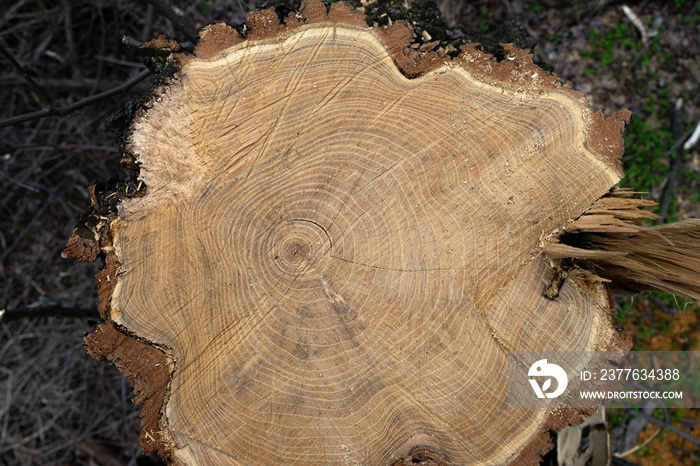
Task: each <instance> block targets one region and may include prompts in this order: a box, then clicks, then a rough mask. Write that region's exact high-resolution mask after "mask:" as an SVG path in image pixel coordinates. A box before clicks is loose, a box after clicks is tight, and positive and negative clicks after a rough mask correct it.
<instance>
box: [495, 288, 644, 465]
mask: <svg viewBox="0 0 700 466" xmlns="http://www.w3.org/2000/svg"><path fill="white" fill-rule="evenodd" d="M596 286H598V287H600V286H601V285H600V284H599V283H598V284H596ZM606 295H607V308H608V309H609V312H608V313H607V314H606V316H605V318H606V320H607V322H608V326H609V327H610V328H611V329H612V331H613V332H614V333H613V338H612V339H611V341H610V342H609V344H608V346H607V347H606V348H604V349H602V350H600V351H623V352H627V351H629V350H631V349H632V345H633V341H632V335H630V334H629V333H627V332H625V331H623V330H622V329H616V328H615V327H614V322H613V311H614V309H615V301H614V300H613V298H612V294H611V293H610V291H607V290H606ZM595 411H596V408H561V409H555V410H553V411H551V412H550V413H549V414H548V415H547V418H546V419H545V421H544V423H543V424H542V426H541V427H540V430H539V432H537V433H536V434H535V436H534V437H533V438H532V440H531V441H530V443H529V444H528V445H527V446H526V447H525V448H524V449H522V450H521V451H520V453H518V454H517V455H514V457H513V458H512V459H511V460H509V461H508V462H507V463H506V464H508V465H509V466H533V465H538V464H540V462H541V460H542V457H543V456H544V455H545V454H547V453H548V452H549V451H550V450H551V449H552V448H554V443H553V442H552V436H551V434H550V432H559V431H561V430H562V429H564V428H565V427H568V426H576V425H579V424H581V423H582V422H583V421H584V420H585V418H586V417H589V416H591V415H593V413H595Z"/></svg>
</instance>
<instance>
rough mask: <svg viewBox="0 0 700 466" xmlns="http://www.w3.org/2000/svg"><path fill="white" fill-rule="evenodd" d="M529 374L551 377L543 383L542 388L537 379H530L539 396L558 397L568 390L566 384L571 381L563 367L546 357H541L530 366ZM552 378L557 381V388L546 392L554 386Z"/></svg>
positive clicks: (530, 375)
mask: <svg viewBox="0 0 700 466" xmlns="http://www.w3.org/2000/svg"><path fill="white" fill-rule="evenodd" d="M527 375H528V376H529V377H549V378H548V379H547V380H545V381H544V383H543V384H542V388H540V385H539V383H537V380H535V379H529V380H530V385H532V389H533V390H534V391H535V395H537V398H544V397H547V398H556V397H558V396H559V395H561V394H562V393H564V390H566V385H567V384H568V383H569V378H568V377H567V376H566V372H565V371H564V369H562V368H561V367H559V366H557V365H556V364H549V363H548V362H547V360H546V359H540V360H539V361H537V362H535V363H534V364H533V365H532V366H530V370H529V371H528V373H527ZM552 378H554V379H556V381H557V389H556V390H554V391H553V392H551V393H546V392H547V390H549V388H550V387H551V386H552Z"/></svg>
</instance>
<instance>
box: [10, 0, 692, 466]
mask: <svg viewBox="0 0 700 466" xmlns="http://www.w3.org/2000/svg"><path fill="white" fill-rule="evenodd" d="M173 3H174V5H175V9H174V10H175V12H176V14H179V15H181V17H182V18H185V19H186V21H187V22H188V23H189V24H190V25H191V27H192V28H194V29H195V30H197V29H198V28H200V27H202V26H204V25H206V24H209V23H212V22H216V21H222V20H223V21H226V22H227V23H229V24H231V25H240V24H242V23H243V22H244V21H245V14H246V13H247V12H248V11H249V10H250V9H251V8H253V6H254V5H253V4H252V2H251V1H242V0H237V1H236V2H234V1H232V0H200V1H198V2H185V1H182V0H178V1H175V2H173ZM399 3H401V4H403V3H404V2H403V1H401V2H399ZM146 5H147V4H146V3H145V2H125V1H122V0H97V1H95V0H61V1H57V2H44V1H42V0H14V2H12V1H6V2H3V3H2V6H1V7H0V48H1V49H2V50H4V51H6V52H7V53H8V54H9V55H11V56H12V57H13V59H14V60H16V61H17V62H18V63H19V64H21V66H23V67H24V69H25V70H26V71H27V73H28V75H29V76H31V77H32V78H33V81H34V82H35V83H36V85H31V84H29V83H28V81H27V80H26V79H25V78H24V77H23V76H22V73H20V72H19V71H18V70H17V69H16V67H15V66H14V65H13V64H12V62H11V61H10V59H9V58H8V57H7V56H6V55H4V54H0V124H2V121H3V120H6V119H8V118H11V117H15V116H18V115H24V114H27V113H30V112H34V111H38V110H41V109H42V108H45V107H46V106H47V105H51V106H52V107H54V108H61V107H63V106H65V105H70V104H72V103H75V102H78V101H80V100H81V99H82V98H85V97H87V96H90V95H95V94H98V93H100V92H103V91H105V90H108V89H112V88H115V87H118V86H120V85H121V84H123V83H124V82H126V81H128V80H130V79H132V78H134V77H135V76H137V75H138V74H139V73H140V72H142V71H143V70H144V69H145V67H144V65H143V61H142V58H141V57H140V55H139V51H138V49H137V48H135V47H133V46H128V45H125V44H124V43H122V38H123V37H124V36H128V37H130V38H131V39H133V40H134V41H137V42H143V41H147V40H149V39H151V38H152V37H154V36H156V35H159V34H162V33H165V34H168V35H169V36H171V37H174V38H176V39H178V40H179V41H181V42H185V41H186V40H187V39H186V38H185V37H184V36H183V34H182V33H181V31H180V30H178V29H175V28H174V27H173V26H172V25H171V23H170V22H169V21H167V20H165V19H164V18H163V17H162V16H161V15H160V14H159V13H158V12H156V11H154V10H153V9H152V8H151V7H148V6H146ZM438 5H439V7H440V9H441V11H442V13H443V15H444V18H445V21H446V25H447V29H448V31H451V32H450V34H451V37H459V36H460V34H464V31H466V32H467V33H469V34H470V35H478V36H481V37H483V38H484V40H485V41H488V40H491V41H496V42H498V41H502V38H503V37H510V35H511V34H512V29H513V28H514V27H516V26H514V25H518V26H517V27H518V28H523V29H524V30H525V31H526V33H527V35H528V36H529V37H530V40H531V43H532V44H531V45H532V46H534V55H535V59H536V61H537V62H538V63H539V64H541V66H544V67H547V68H548V69H549V70H551V71H553V72H555V73H556V74H557V75H558V76H559V77H560V78H561V79H562V80H566V81H571V82H572V83H573V84H574V87H575V88H576V89H578V90H580V91H581V92H583V93H584V94H587V95H588V96H589V104H590V105H591V107H592V108H593V109H594V110H602V111H603V113H604V114H606V115H609V114H611V113H612V112H614V111H617V110H619V109H623V108H628V109H630V110H632V112H633V119H632V121H631V123H630V125H629V127H628V130H627V135H626V153H625V155H624V159H623V165H624V170H625V174H626V178H625V179H624V180H623V182H622V184H623V185H624V186H628V187H632V188H634V189H635V190H638V191H641V192H646V193H648V194H647V195H646V196H647V197H648V198H650V199H654V200H657V201H660V200H661V198H662V197H663V195H664V191H665V189H666V187H667V186H669V185H671V184H672V183H671V181H674V176H675V181H677V183H678V189H677V191H676V192H675V193H673V195H672V196H671V202H670V207H669V209H668V212H667V213H666V215H665V217H666V218H667V219H668V220H669V221H672V220H679V219H684V218H700V215H699V214H700V212H699V209H700V189H699V186H698V184H699V183H700V145H696V146H695V147H694V148H691V149H690V150H688V151H682V150H675V149H677V148H678V146H679V144H678V143H679V142H680V143H682V142H683V141H684V140H685V138H687V136H688V135H689V133H690V132H691V131H692V129H693V128H694V126H695V125H696V124H697V123H698V121H700V79H699V78H700V60H699V59H698V56H700V2H697V1H696V2H691V1H683V0H675V1H642V2H630V3H629V6H630V7H631V11H632V12H633V13H634V15H636V17H637V18H638V19H639V20H640V22H641V24H642V26H643V28H644V31H642V30H640V28H638V27H637V26H635V25H634V24H633V21H632V19H631V16H630V15H628V14H626V13H625V11H624V9H623V4H622V3H620V2H617V1H578V0H574V1H571V2H567V3H566V4H565V6H559V5H561V2H555V1H540V2H537V1H531V2H524V1H516V0H513V1H507V0H504V1H499V2H493V1H492V2H489V1H473V2H460V1H458V0H441V1H440V2H439V3H438ZM150 81H151V78H147V79H146V80H144V81H143V82H141V83H139V84H137V85H135V86H134V87H133V88H131V89H129V90H128V91H125V92H118V93H116V94H115V95H114V96H112V97H109V98H107V99H104V100H101V101H100V102H99V103H97V104H95V105H91V106H88V107H85V108H82V109H79V110H77V111H74V112H71V113H70V114H67V115H65V116H53V117H49V118H44V119H39V120H32V121H27V122H25V123H20V124H17V125H13V126H10V127H5V128H0V190H2V192H1V194H0V310H6V311H7V312H6V318H5V319H4V320H1V321H0V465H16V464H17V465H19V464H58V465H63V464H103V465H117V464H128V465H135V464H142V465H147V464H160V462H159V460H158V459H157V458H154V457H148V458H146V457H143V456H142V455H141V454H140V452H139V449H138V446H137V439H138V432H139V430H138V408H137V407H135V406H133V405H132V403H131V401H130V399H131V398H132V396H133V395H132V393H133V392H132V388H131V386H130V385H129V384H128V383H127V382H126V380H125V379H124V377H122V376H121V374H119V373H118V372H117V371H116V369H115V368H114V367H113V366H108V365H106V364H104V363H102V362H98V361H95V360H92V359H91V358H89V357H88V356H87V354H86V353H85V351H84V349H83V347H82V338H83V335H84V333H85V332H86V331H89V330H90V329H92V328H94V326H95V324H96V322H97V320H98V317H99V316H98V315H97V311H96V299H97V297H96V290H95V285H94V279H93V275H94V274H95V273H96V272H97V271H98V270H99V269H100V267H101V264H99V263H95V264H74V265H72V264H70V263H69V262H68V261H66V260H64V259H62V258H61V255H60V254H61V251H62V249H63V246H64V244H65V242H66V240H67V239H68V237H69V236H70V234H71V231H72V229H73V226H74V225H76V223H77V221H78V218H79V217H80V215H81V213H82V212H83V210H84V209H85V208H86V207H87V206H88V205H89V198H88V189H87V188H88V186H89V185H90V183H91V182H93V181H101V182H106V181H107V179H108V178H119V177H120V176H121V173H120V168H119V147H118V144H117V142H116V137H115V132H114V130H112V129H109V128H106V127H105V121H106V120H107V119H108V118H109V117H110V115H111V114H112V113H113V112H114V111H115V110H116V109H120V108H122V107H124V105H125V104H126V102H127V101H128V100H129V99H138V98H139V97H140V96H142V95H143V94H144V93H146V92H147V91H148V89H149V85H150V84H149V83H150ZM679 99H680V103H679ZM676 108H678V110H677V111H675V109H676ZM674 112H675V116H674ZM674 157H681V158H682V159H680V160H681V165H680V170H679V172H678V174H677V175H674V176H669V173H670V171H669V167H670V166H671V162H672V160H673V159H674ZM98 262H99V261H98ZM17 314H21V315H23V316H24V317H21V318H18V319H14V318H9V317H14V316H15V315H17ZM618 323H619V326H621V327H622V328H624V329H625V330H626V331H628V332H630V333H631V334H632V335H633V337H634V341H635V349H639V350H675V351H677V350H688V351H693V350H694V351H700V338H698V336H699V335H700V334H699V333H698V331H699V329H700V309H699V308H698V306H696V305H694V304H692V303H689V304H688V303H685V302H684V301H680V300H676V299H674V298H673V297H671V296H666V295H658V294H647V295H644V296H643V297H641V298H637V299H636V300H634V301H631V300H619V301H618ZM699 412H700V411H699V410H689V409H687V410H685V411H678V410H675V411H672V412H670V414H669V413H668V412H666V413H662V414H664V415H669V416H670V417H669V419H670V420H669V422H671V423H672V424H673V425H674V426H675V427H676V428H678V429H680V430H682V431H683V432H686V433H688V434H689V435H690V436H692V437H694V438H695V439H697V440H698V442H700V414H699ZM609 415H610V427H611V428H612V429H615V428H617V431H615V432H617V433H618V435H617V438H618V439H624V440H625V442H627V443H626V445H621V444H619V445H618V448H620V449H619V450H617V451H623V450H624V448H625V446H629V444H630V443H631V445H632V447H634V445H638V444H640V443H641V442H645V441H646V440H647V439H649V437H652V436H653V437H654V438H652V439H651V440H650V441H649V442H648V443H645V444H644V445H643V446H641V447H639V448H638V449H637V450H636V451H635V452H634V453H631V454H630V455H628V456H627V457H626V458H625V459H626V460H628V461H631V462H632V463H637V464H644V465H653V464H656V465H698V464H700V448H699V447H698V443H697V442H696V443H693V442H691V441H689V440H687V439H683V438H681V437H679V436H678V435H676V434H675V433H673V432H671V431H669V430H668V429H664V428H662V429H661V430H659V428H658V425H657V424H653V423H649V424H648V425H646V423H641V424H640V423H639V422H634V419H635V415H634V412H621V411H611V412H610V413H609ZM659 418H660V419H665V417H664V416H659ZM632 426H634V429H636V430H633V431H631V430H630V429H632Z"/></svg>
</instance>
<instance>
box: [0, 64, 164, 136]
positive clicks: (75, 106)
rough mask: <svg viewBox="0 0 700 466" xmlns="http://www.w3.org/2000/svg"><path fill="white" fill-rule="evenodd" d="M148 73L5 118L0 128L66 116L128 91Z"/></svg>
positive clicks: (147, 71)
mask: <svg viewBox="0 0 700 466" xmlns="http://www.w3.org/2000/svg"><path fill="white" fill-rule="evenodd" d="M150 74H151V72H150V70H143V71H141V72H140V73H139V74H137V75H136V76H134V77H133V78H131V79H130V80H128V81H126V82H124V83H123V84H121V85H119V86H117V87H114V88H112V89H109V90H107V91H104V92H101V93H99V94H95V95H91V96H89V97H85V98H84V99H81V100H79V101H77V102H75V103H72V104H70V105H66V106H64V107H59V108H54V107H49V108H45V109H43V110H39V111H36V112H31V113H25V114H23V115H17V116H16V117H12V118H8V119H6V120H3V121H0V128H4V127H5V126H12V125H17V124H20V123H24V122H26V121H33V120H38V119H40V118H46V117H50V116H66V115H68V114H69V113H73V112H74V111H76V110H80V109H81V108H84V107H87V106H89V105H92V104H94V103H97V102H100V101H101V100H104V99H106V98H108V97H112V96H113V95H117V94H119V93H120V92H125V91H128V90H129V89H131V88H132V87H134V86H135V85H137V84H138V83H140V82H141V81H143V80H144V79H146V78H147V77H148V76H149V75H150Z"/></svg>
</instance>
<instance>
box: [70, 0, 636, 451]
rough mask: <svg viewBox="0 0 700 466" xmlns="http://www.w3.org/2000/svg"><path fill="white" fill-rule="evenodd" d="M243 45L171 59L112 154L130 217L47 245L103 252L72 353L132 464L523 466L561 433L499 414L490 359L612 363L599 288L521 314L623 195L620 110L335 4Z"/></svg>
mask: <svg viewBox="0 0 700 466" xmlns="http://www.w3.org/2000/svg"><path fill="white" fill-rule="evenodd" d="M247 31H248V32H247V36H246V37H245V38H244V37H241V36H240V35H239V34H238V33H237V32H236V31H235V30H233V29H231V28H229V27H228V26H225V25H221V24H220V25H214V26H210V27H208V28H205V29H204V30H203V31H202V33H201V34H200V37H201V40H200V43H199V44H198V46H197V49H196V50H195V53H194V55H185V54H180V55H175V56H174V57H173V64H174V71H173V72H172V73H171V74H170V75H168V77H166V78H164V79H163V83H162V84H161V85H160V86H159V87H157V88H156V89H155V90H154V91H153V93H152V95H151V97H150V98H149V100H148V102H147V103H145V104H144V105H143V106H142V108H141V109H140V110H139V111H138V112H137V114H136V117H135V119H134V121H133V123H132V126H131V130H130V135H129V136H128V140H127V144H126V157H127V159H129V160H131V162H132V163H133V164H135V165H137V166H138V167H139V169H140V171H139V174H138V180H137V181H138V183H135V184H136V185H141V191H139V192H140V193H143V190H144V189H145V194H143V195H138V196H136V197H133V194H134V193H133V191H134V190H133V189H132V191H131V193H129V192H124V191H123V192H120V193H119V195H118V196H115V198H118V199H117V200H118V201H119V202H118V204H116V205H118V210H117V211H112V212H110V213H108V214H105V217H106V222H103V223H102V224H99V225H100V227H99V231H97V232H96V233H95V238H94V239H92V238H85V237H78V236H74V238H73V239H72V240H71V241H72V243H71V244H69V250H68V253H69V254H71V255H72V256H73V257H76V258H78V259H79V260H80V259H82V260H92V259H94V257H95V256H96V254H97V251H101V252H102V253H106V254H107V256H106V257H107V267H106V268H105V269H104V270H103V271H102V272H100V274H99V275H98V287H99V290H100V310H101V312H102V315H103V317H104V318H105V322H103V323H101V324H100V325H99V326H98V329H97V330H96V331H95V332H93V333H92V334H90V335H89V336H88V349H89V351H90V352H91V354H93V355H94V356H96V357H105V358H108V359H110V360H112V361H115V362H116V363H117V365H118V366H119V367H120V368H121V369H122V371H124V372H125V374H127V375H128V376H129V377H130V378H131V379H132V380H135V383H136V390H137V393H138V401H139V402H143V403H144V411H143V413H142V417H143V428H144V430H143V435H142V438H141V442H142V446H143V448H144V449H145V450H147V451H152V450H159V451H160V452H161V454H163V455H166V456H171V457H172V458H173V459H174V460H175V461H176V462H180V463H182V464H378V465H381V464H386V465H390V464H404V463H405V464H416V463H421V462H422V463H423V464H506V463H509V462H512V463H514V464H536V463H537V461H538V458H539V455H540V454H542V453H544V452H545V451H547V449H548V448H549V447H550V444H549V434H548V430H549V429H559V428H561V427H564V426H566V425H568V424H569V423H577V422H580V420H581V413H580V412H577V411H574V410H568V409H566V410H562V409H558V405H557V404H556V400H552V405H551V409H547V410H534V409H530V410H526V409H513V408H510V407H508V406H507V404H506V393H507V388H506V386H505V378H506V374H507V370H506V369H507V368H506V366H507V355H508V352H509V351H513V350H532V351H537V350H566V351H577V350H621V349H627V348H629V341H628V340H627V339H626V338H625V337H624V336H623V335H620V334H619V333H618V332H617V331H616V330H615V329H614V328H613V326H612V323H611V318H610V312H611V301H610V292H609V290H608V287H607V285H606V279H604V278H601V277H598V276H596V275H591V274H588V275H586V274H584V273H577V274H570V279H568V280H565V281H563V282H562V284H561V289H560V290H558V294H557V297H556V299H550V298H548V297H546V296H545V293H544V292H543V291H544V289H545V288H546V287H547V285H548V282H549V281H550V280H551V277H552V274H553V264H554V263H555V262H556V261H558V260H560V259H562V258H564V257H574V256H575V253H576V251H580V250H581V249H580V247H579V246H561V247H560V248H559V249H557V248H556V247H552V248H551V249H550V252H551V257H550V256H548V255H547V254H545V253H544V251H545V248H546V247H547V246H548V245H551V244H553V243H556V242H557V241H558V239H559V235H560V233H562V232H564V231H567V227H570V225H571V224H572V222H573V221H574V220H576V219H579V218H580V217H581V216H582V215H583V214H584V213H586V212H587V211H588V210H589V209H591V207H592V206H594V205H597V206H598V207H599V208H602V207H600V204H596V202H597V201H598V200H599V199H601V198H602V197H603V196H605V195H606V194H607V193H609V192H610V190H611V189H612V188H613V186H614V185H615V184H616V183H617V182H618V181H619V180H620V178H621V176H622V173H621V170H620V164H619V157H620V155H621V153H622V147H623V144H622V136H621V131H622V129H623V126H624V121H625V120H626V119H627V118H628V117H629V112H626V111H623V112H618V113H617V114H615V115H613V116H611V117H609V118H607V119H605V118H603V117H602V115H601V114H599V113H598V114H596V113H593V112H592V111H591V110H589V108H588V106H587V103H586V99H585V97H584V96H582V95H581V94H579V93H577V92H575V91H573V90H572V89H571V88H570V85H568V84H561V83H560V82H559V81H558V80H557V79H556V77H555V76H552V75H550V74H548V73H546V72H544V71H542V70H540V69H539V68H537V67H536V66H534V65H533V64H532V60H531V56H530V55H529V54H528V53H527V52H524V51H521V50H517V49H515V48H513V47H511V46H505V48H504V54H505V58H504V59H503V60H502V61H500V62H498V61H496V60H495V59H494V58H493V57H491V56H489V55H486V54H484V53H483V52H480V51H479V50H478V49H477V48H476V47H475V46H467V47H465V48H464V49H463V50H462V53H461V54H460V55H459V57H457V58H454V59H451V58H449V57H447V56H445V55H442V54H440V53H438V52H430V51H427V50H426V48H425V47H424V48H423V51H421V50H419V49H418V48H415V47H411V44H410V40H411V31H410V29H409V28H408V27H407V26H406V25H404V24H401V23H397V24H395V25H394V26H392V27H390V28H388V29H379V28H370V27H368V26H367V25H366V24H365V22H364V19H363V17H362V16H361V15H360V14H359V13H357V12H355V11H354V10H352V9H351V8H350V7H348V6H347V5H344V4H342V3H336V4H333V5H332V7H331V8H330V11H329V12H327V10H326V7H325V5H323V4H321V3H320V2H316V1H309V2H306V3H305V4H304V5H303V7H302V11H301V13H299V14H296V15H290V16H289V17H288V18H287V19H286V20H285V22H284V23H282V24H280V23H279V21H278V19H277V17H276V16H275V15H274V12H272V10H267V11H261V12H257V13H253V14H251V16H250V17H249V20H248V25H247ZM164 47H165V46H164ZM428 48H429V47H428ZM127 191H128V190H127ZM98 201H99V200H98V199H97V194H95V193H93V202H94V203H96V204H99V203H100V202H101V201H100V202H98ZM112 201H114V202H116V201H115V200H114V199H113V200H112ZM94 209H96V208H95V207H94ZM83 236H84V235H83ZM567 247H568V248H570V249H566V248H567ZM613 249H614V248H613ZM572 251H573V252H574V255H572V254H571V253H572ZM557 254H558V255H557ZM584 256H585V255H584ZM613 256H614V254H613ZM585 257H589V258H591V257H593V258H601V257H603V258H606V260H613V259H610V254H608V255H607V256H606V255H605V254H603V253H601V254H598V255H596V254H594V253H588V256H585ZM591 276H593V277H594V279H591Z"/></svg>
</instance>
